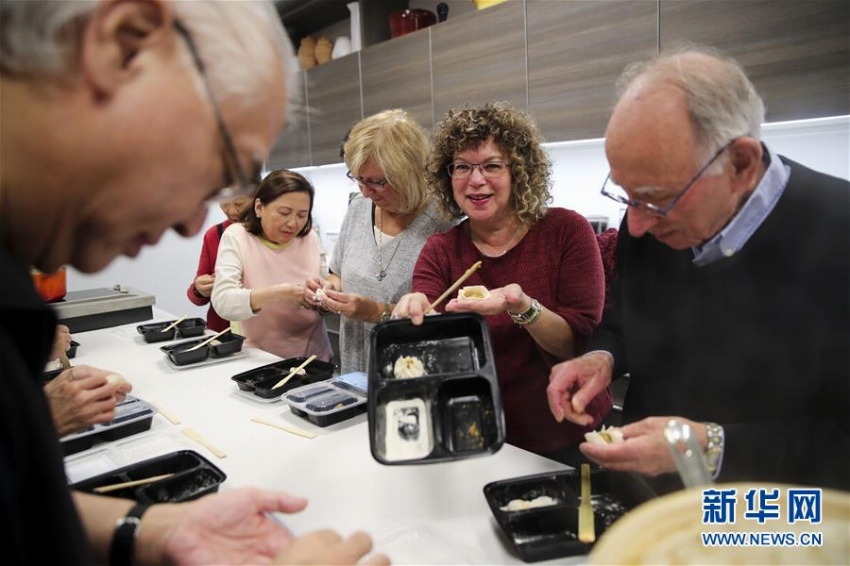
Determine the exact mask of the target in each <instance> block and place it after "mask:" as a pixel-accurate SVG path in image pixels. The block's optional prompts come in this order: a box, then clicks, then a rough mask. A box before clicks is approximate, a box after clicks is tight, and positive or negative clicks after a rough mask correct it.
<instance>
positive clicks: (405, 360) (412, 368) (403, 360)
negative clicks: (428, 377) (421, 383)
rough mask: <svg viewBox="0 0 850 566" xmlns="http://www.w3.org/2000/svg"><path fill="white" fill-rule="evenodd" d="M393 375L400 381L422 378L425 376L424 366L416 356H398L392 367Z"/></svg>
mask: <svg viewBox="0 0 850 566" xmlns="http://www.w3.org/2000/svg"><path fill="white" fill-rule="evenodd" d="M393 375H395V376H396V377H397V378H400V379H409V378H412V377H422V376H423V375H425V366H424V365H423V364H422V360H420V359H419V358H417V357H416V356H400V357H399V358H398V359H397V360H396V361H395V365H394V366H393Z"/></svg>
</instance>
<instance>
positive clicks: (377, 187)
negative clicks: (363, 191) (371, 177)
mask: <svg viewBox="0 0 850 566" xmlns="http://www.w3.org/2000/svg"><path fill="white" fill-rule="evenodd" d="M345 176H346V177H348V178H349V179H351V180H352V181H354V182H355V183H357V184H358V185H360V186H361V187H366V188H368V189H372V190H373V191H383V190H384V189H386V188H387V185H389V184H390V182H389V181H388V180H386V179H381V180H380V181H367V180H365V179H361V178H360V177H355V176H354V174H353V173H352V172H351V171H349V172H348V173H346V174H345Z"/></svg>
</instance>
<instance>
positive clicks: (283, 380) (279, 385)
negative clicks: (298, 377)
mask: <svg viewBox="0 0 850 566" xmlns="http://www.w3.org/2000/svg"><path fill="white" fill-rule="evenodd" d="M315 359H316V354H313V355H312V356H310V357H309V358H307V361H306V362H304V363H303V364H301V365H300V366H298V367H297V368H295V369H294V370H292V371H291V372H289V375H287V376H286V377H284V378H283V379H281V380H280V381H278V382H277V383H275V384H274V385H273V386H272V389H277V388H278V387H283V386H284V385H286V383H287V382H288V381H289V380H290V379H292V376H293V375H295V374H296V373H298V372H299V371H301V370H302V369H304V368H305V367H307V364H309V363H310V362H312V361H313V360H315Z"/></svg>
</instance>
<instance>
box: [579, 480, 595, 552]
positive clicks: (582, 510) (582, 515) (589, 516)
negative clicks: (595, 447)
mask: <svg viewBox="0 0 850 566" xmlns="http://www.w3.org/2000/svg"><path fill="white" fill-rule="evenodd" d="M593 523H594V521H593V504H592V503H591V502H590V464H582V465H581V503H580V504H579V506H578V540H580V541H581V542H585V543H590V542H593V541H595V540H596V527H595V526H594V524H593Z"/></svg>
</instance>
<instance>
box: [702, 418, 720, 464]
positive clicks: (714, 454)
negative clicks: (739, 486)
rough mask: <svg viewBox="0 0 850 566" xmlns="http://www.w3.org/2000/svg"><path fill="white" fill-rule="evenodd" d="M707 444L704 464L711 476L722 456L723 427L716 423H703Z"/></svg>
mask: <svg viewBox="0 0 850 566" xmlns="http://www.w3.org/2000/svg"><path fill="white" fill-rule="evenodd" d="M703 424H704V425H705V434H706V436H708V444H707V445H706V447H705V464H706V466H708V471H709V472H710V473H711V475H712V476H716V474H717V469H718V467H719V466H720V458H721V457H722V456H723V440H724V437H723V427H722V426H720V425H719V424H717V423H703Z"/></svg>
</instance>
